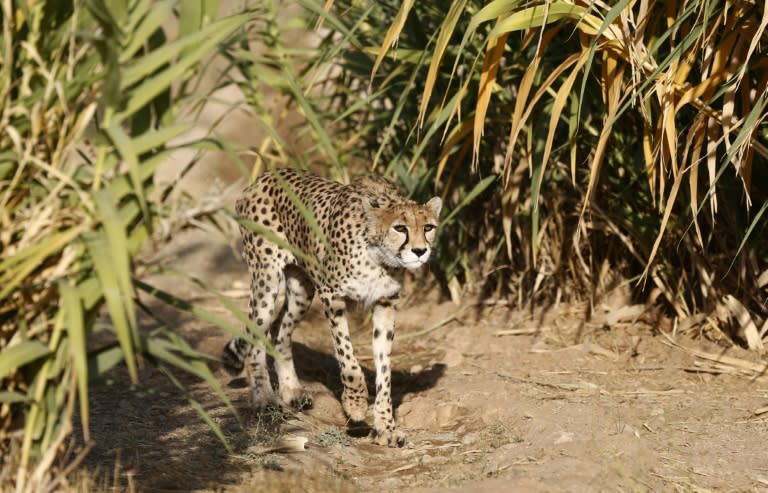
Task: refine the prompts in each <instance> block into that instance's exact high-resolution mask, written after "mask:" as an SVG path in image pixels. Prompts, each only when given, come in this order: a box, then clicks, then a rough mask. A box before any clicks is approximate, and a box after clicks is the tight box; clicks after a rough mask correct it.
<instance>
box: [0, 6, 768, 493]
mask: <svg viewBox="0 0 768 493" xmlns="http://www.w3.org/2000/svg"><path fill="white" fill-rule="evenodd" d="M298 5H299V7H300V8H296V6H295V5H291V6H290V9H289V10H286V8H287V7H286V6H285V5H281V4H273V3H272V2H269V1H261V2H253V3H250V4H249V5H247V6H238V7H237V8H235V9H234V10H235V13H226V12H225V9H224V8H222V6H221V5H219V2H218V1H214V0H205V1H198V0H195V1H192V0H165V1H150V0H136V1H132V2H127V3H126V2H120V1H109V0H88V1H82V2H80V1H71V2H60V1H53V0H48V1H45V0H43V1H36V2H23V1H11V0H8V1H5V2H3V3H2V28H3V39H2V45H1V46H0V53H2V59H1V62H0V63H1V65H0V71H2V73H3V77H2V78H0V97H2V102H3V104H2V114H1V115H0V181H1V182H2V186H1V187H0V203H2V216H0V221H2V224H1V226H0V252H1V253H0V348H1V349H2V353H0V378H2V381H3V386H2V391H1V392H0V403H2V404H0V447H2V448H1V450H0V451H2V455H3V457H4V460H3V463H2V466H1V467H0V469H2V470H1V471H0V483H2V486H3V488H4V489H5V488H6V487H8V488H12V489H15V490H16V491H40V490H41V488H43V487H51V488H55V487H56V485H57V484H60V482H61V481H66V473H67V472H68V471H70V470H71V469H72V468H74V467H76V465H77V463H78V460H79V457H80V456H79V455H78V454H77V453H73V452H72V451H71V450H69V449H68V448H67V443H68V438H69V436H70V432H71V430H72V425H71V421H72V417H73V415H74V414H75V413H76V414H77V416H78V419H80V420H81V421H82V429H83V430H84V434H85V442H86V443H87V442H88V387H89V383H90V382H91V381H92V380H93V379H94V378H97V377H98V375H100V374H103V373H104V372H105V371H107V370H108V369H109V368H112V367H114V366H115V365H117V364H120V363H123V364H125V365H126V367H127V368H128V371H129V374H130V375H131V376H132V378H134V379H136V378H137V367H138V365H140V364H152V365H156V366H157V367H158V368H159V369H161V371H163V372H165V373H166V374H167V376H168V378H169V380H170V381H172V382H175V383H178V386H179V389H180V392H184V389H183V386H182V385H181V384H180V383H179V380H178V378H177V376H176V375H177V373H178V372H179V371H183V372H189V373H192V374H194V375H196V376H198V377H199V378H201V379H204V380H205V381H207V382H208V383H209V384H210V385H211V387H212V388H213V389H214V390H215V391H216V392H218V394H219V395H220V396H221V398H222V399H223V400H225V401H226V396H225V395H224V393H223V391H222V389H221V388H220V385H219V383H218V382H217V380H216V379H215V378H214V377H213V375H212V374H211V372H210V370H209V369H208V366H207V364H206V361H208V360H209V358H210V356H208V355H205V354H202V353H199V352H197V351H195V350H194V349H192V348H191V347H190V346H189V345H188V344H186V343H185V341H184V340H182V339H181V338H180V337H179V336H178V335H177V334H174V333H173V331H172V330H170V329H169V328H163V327H162V324H161V328H160V329H156V330H153V331H152V332H147V331H142V330H141V327H139V324H138V322H137V315H136V313H137V310H142V309H143V305H142V303H141V301H140V299H139V295H138V293H140V292H143V293H145V295H150V296H153V297H156V298H158V299H160V300H162V301H164V302H167V303H169V304H171V305H172V306H175V307H177V308H180V309H182V310H186V311H188V312H190V313H192V314H194V315H196V316H199V317H201V318H203V319H204V320H206V321H208V322H209V323H212V324H215V325H218V326H220V327H222V328H223V329H225V330H227V331H229V332H232V333H235V334H239V333H241V331H242V328H241V327H240V326H233V325H232V324H230V323H229V322H227V319H225V318H224V317H221V316H218V315H215V314H213V313H210V312H207V311H205V310H203V309H202V308H201V307H199V306H195V305H194V303H192V302H190V301H188V300H181V299H178V298H175V297H174V296H173V295H171V294H169V293H166V292H163V291H160V290H159V289H157V288H155V287H153V286H151V285H148V284H147V283H146V282H144V281H143V280H142V278H143V277H145V276H146V274H147V273H149V272H155V273H157V272H163V271H164V268H163V265H161V264H152V265H147V264H145V263H143V262H142V252H145V251H147V249H151V248H152V247H153V246H156V245H158V244H160V243H162V242H163V241H166V240H167V239H168V238H169V237H171V236H172V235H173V233H174V232H175V231H178V230H179V229H181V228H185V227H190V226H195V225H199V224H201V223H203V222H205V223H207V224H209V225H214V226H215V227H218V228H219V229H221V230H226V231H229V230H230V229H231V228H232V225H233V224H235V221H236V218H233V216H232V213H231V211H228V210H227V208H226V207H225V201H213V202H206V203H200V202H193V201H192V200H191V198H190V197H188V196H186V195H185V194H184V193H181V192H180V190H178V189H177V188H176V186H177V184H178V183H180V182H181V181H183V180H182V179H183V177H184V176H185V175H186V174H187V173H190V172H193V171H194V170H195V167H196V166H199V164H198V163H203V164H204V163H205V161H204V158H205V155H206V153H209V152H218V153H222V152H223V153H225V154H226V155H227V156H228V157H229V158H230V160H231V162H232V164H233V166H234V167H235V168H237V169H238V170H239V174H241V175H243V176H245V177H253V176H255V175H256V174H258V173H259V172H260V171H261V170H263V169H265V168H267V167H273V166H295V167H301V168H308V169H312V170H314V171H316V172H320V173H324V174H327V175H329V176H331V177H333V178H336V179H340V180H347V179H349V177H350V176H352V175H355V174H358V173H363V172H375V173H380V174H384V175H386V176H390V177H393V178H396V179H398V180H399V181H400V182H401V183H402V184H403V186H404V187H405V188H406V189H407V190H408V191H409V193H410V194H411V195H412V196H413V197H415V198H419V199H422V198H424V197H427V196H431V195H432V194H433V193H438V194H440V195H441V196H442V197H443V199H444V201H445V203H446V210H447V211H448V212H447V213H446V215H445V217H444V218H443V225H442V227H441V240H440V251H439V252H438V254H437V258H438V259H439V265H436V266H435V271H436V273H437V274H438V278H439V281H440V284H441V286H442V288H443V289H444V290H445V292H446V293H447V295H448V296H450V297H452V298H453V299H454V301H456V302H461V300H462V299H465V298H467V297H480V298H482V299H484V300H488V299H491V300H505V301H507V302H509V303H510V304H511V305H513V306H533V305H542V304H544V305H547V304H557V303H560V302H566V301H568V302H577V301H584V302H586V304H587V306H590V304H592V303H594V301H595V300H596V299H598V298H599V297H600V295H601V294H602V293H604V292H606V291H608V290H609V289H611V288H612V287H615V286H616V285H618V284H622V283H627V284H628V285H630V286H631V287H632V289H633V290H634V293H635V296H636V297H637V300H638V301H641V302H644V303H646V304H647V306H648V307H649V309H651V308H654V309H659V310H662V311H663V312H664V313H666V314H668V315H669V316H672V317H677V319H679V320H682V319H688V320H694V321H695V322H696V323H698V324H700V325H702V326H703V327H706V326H716V328H717V329H718V330H720V331H722V332H724V333H726V334H729V335H730V336H731V337H732V338H733V339H734V340H735V341H736V342H738V343H740V344H744V345H746V346H748V347H750V348H752V349H755V350H757V351H762V349H763V338H764V336H765V335H766V332H768V321H766V315H768V304H767V303H766V299H767V297H766V287H768V246H767V244H766V242H765V241H764V238H765V234H766V231H765V229H766V224H767V223H766V219H765V211H766V208H768V194H766V189H768V187H766V185H767V184H768V168H767V167H766V163H767V162H768V124H767V123H766V121H765V116H766V114H767V113H766V105H768V63H767V62H766V60H768V58H766V57H765V52H764V50H765V43H766V41H768V40H767V39H766V38H767V36H766V26H768V9H766V6H765V5H764V3H763V2H752V1H747V0H744V1H715V0H688V1H683V0H680V1H665V2H661V1H653V0H643V1H629V0H624V1H617V2H600V1H594V2H581V1H545V2H523V1H514V0H495V1H492V2H473V1H470V0H456V1H453V2H448V1H438V2H413V1H412V0H405V1H403V2H390V1H384V2H368V1H328V2H325V3H321V2H316V1H311V0H300V1H299V2H298ZM286 11H287V12H289V13H290V15H289V16H287V17H288V18H287V19H286V15H285V12H286ZM230 12H231V9H230ZM308 28H314V29H316V30H315V31H314V33H315V34H313V35H312V36H311V38H312V42H309V43H301V44H299V45H298V47H297V45H295V44H293V43H291V44H288V43H286V39H287V37H288V36H293V35H294V34H295V32H296V31H297V30H298V31H299V32H305V33H306V32H308V31H307V29H308ZM211 70H215V71H216V72H215V74H214V75H213V77H211V73H210V71H211ZM203 80H214V81H215V83H214V84H213V85H212V86H211V85H206V84H203V83H202V82H201V81H203ZM225 87H227V88H236V89H237V90H238V91H239V93H240V94H241V96H242V97H241V99H240V101H239V102H238V103H237V104H233V105H232V106H231V111H241V110H245V111H248V112H250V114H251V115H252V116H253V117H254V118H255V120H256V121H257V122H258V123H259V125H260V130H259V132H260V134H263V135H264V138H262V139H260V140H259V141H258V142H253V143H252V144H251V145H249V146H240V145H237V144H235V143H232V142H228V141H227V140H225V139H223V138H220V137H219V136H218V134H217V131H218V130H217V129H218V124H219V123H220V122H213V124H212V125H211V128H210V129H207V130H206V131H204V132H203V133H202V135H201V136H198V135H197V134H193V133H191V132H190V131H191V129H192V127H193V122H195V121H196V119H197V117H198V116H199V114H200V111H201V110H202V108H204V107H205V106H206V105H207V104H214V103H218V104H221V102H220V101H218V100H217V99H216V97H217V94H218V92H217V91H219V90H221V89H222V88H225ZM222 119H224V118H222ZM180 152H183V153H185V154H184V155H185V156H191V158H190V159H188V160H187V161H185V163H186V164H185V165H184V166H183V167H182V169H181V170H180V171H179V173H178V178H179V180H171V182H170V184H169V185H164V184H163V183H162V182H161V181H160V180H158V179H157V176H158V175H157V173H158V168H159V167H160V165H161V164H163V163H165V162H167V161H168V160H169V159H170V158H171V157H172V156H178V155H179V153H180ZM230 192H231V190H230ZM168 275H177V274H174V273H170V272H169V273H168ZM220 300H221V303H222V306H224V307H226V308H227V309H228V310H230V311H231V314H232V318H234V319H236V320H239V321H240V323H242V324H243V325H247V324H248V321H247V317H245V315H244V314H243V313H241V312H240V311H239V310H238V309H237V308H236V307H235V306H234V304H233V303H231V302H229V301H228V300H227V299H226V298H225V297H223V296H220ZM101 310H106V312H108V315H109V317H108V320H109V322H105V321H104V320H106V319H104V318H103V317H100V316H99V314H100V313H102V312H101ZM148 315H149V316H152V313H149V314H148ZM587 316H588V314H587ZM105 341H106V342H105ZM190 405H191V406H193V407H195V408H196V409H197V410H198V411H199V412H200V415H201V416H202V417H203V419H206V420H207V421H208V422H209V424H210V425H211V427H212V428H213V429H214V431H217V425H216V423H215V422H214V421H213V420H211V419H210V418H209V417H208V416H207V415H206V413H205V412H204V411H203V409H202V408H201V407H200V406H199V405H198V404H197V403H196V402H195V401H194V400H192V399H191V398H190ZM76 407H77V411H75V408H76ZM217 433H218V434H219V435H220V436H221V432H220V431H217ZM86 452H87V449H86V450H83V451H82V453H86Z"/></svg>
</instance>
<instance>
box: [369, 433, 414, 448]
mask: <svg viewBox="0 0 768 493" xmlns="http://www.w3.org/2000/svg"><path fill="white" fill-rule="evenodd" d="M372 435H373V443H375V444H376V445H381V446H386V447H402V446H404V445H405V441H406V440H405V437H406V435H405V432H404V431H402V430H397V429H395V430H381V431H379V430H376V429H374V430H373V433H372Z"/></svg>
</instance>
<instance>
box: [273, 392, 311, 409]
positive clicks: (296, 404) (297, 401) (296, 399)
mask: <svg viewBox="0 0 768 493" xmlns="http://www.w3.org/2000/svg"><path fill="white" fill-rule="evenodd" d="M280 398H281V399H282V400H283V402H285V403H286V404H288V405H289V406H291V407H292V408H294V409H297V410H299V411H302V410H304V409H312V394H310V393H309V392H307V391H305V390H304V389H302V388H297V389H285V390H284V389H280Z"/></svg>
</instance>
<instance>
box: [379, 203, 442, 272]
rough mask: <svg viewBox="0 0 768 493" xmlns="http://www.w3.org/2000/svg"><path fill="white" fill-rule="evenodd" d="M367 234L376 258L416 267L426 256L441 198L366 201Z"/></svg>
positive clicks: (429, 249)
mask: <svg viewBox="0 0 768 493" xmlns="http://www.w3.org/2000/svg"><path fill="white" fill-rule="evenodd" d="M367 205H368V207H367V208H366V209H367V210H366V215H367V217H368V219H369V233H370V234H371V238H369V241H370V243H369V244H370V245H371V247H373V248H374V250H375V251H376V254H377V256H378V257H379V260H380V261H381V263H383V264H384V265H387V266H389V267H405V268H406V269H416V268H418V267H421V266H422V265H424V264H425V263H426V262H427V260H429V255H430V253H432V242H433V241H434V239H435V234H436V233H437V226H438V218H439V216H440V209H441V208H442V205H443V202H442V200H440V197H434V198H432V199H430V200H429V201H428V202H427V203H426V204H417V203H415V202H405V203H398V204H392V205H389V206H387V207H377V206H376V204H375V203H369V204H367Z"/></svg>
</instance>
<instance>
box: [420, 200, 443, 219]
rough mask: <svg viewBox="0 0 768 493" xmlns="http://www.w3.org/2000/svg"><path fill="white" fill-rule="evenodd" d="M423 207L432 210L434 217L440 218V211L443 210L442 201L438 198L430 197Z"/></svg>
mask: <svg viewBox="0 0 768 493" xmlns="http://www.w3.org/2000/svg"><path fill="white" fill-rule="evenodd" d="M424 205H426V206H427V207H429V208H430V209H432V212H434V213H435V217H440V209H442V208H443V201H442V200H441V199H440V197H432V198H431V199H429V201H428V202H427V203H426V204H424Z"/></svg>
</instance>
